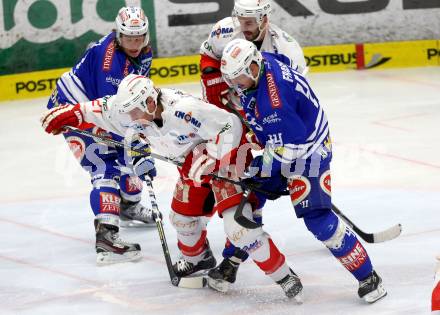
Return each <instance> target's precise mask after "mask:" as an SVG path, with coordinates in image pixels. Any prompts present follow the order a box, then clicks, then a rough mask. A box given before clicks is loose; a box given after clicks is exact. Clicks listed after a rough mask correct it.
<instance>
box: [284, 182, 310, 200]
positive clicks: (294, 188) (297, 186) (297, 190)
mask: <svg viewBox="0 0 440 315" xmlns="http://www.w3.org/2000/svg"><path fill="white" fill-rule="evenodd" d="M287 186H288V187H289V192H290V199H291V200H292V204H293V206H296V205H298V204H299V203H300V202H301V201H303V200H304V199H306V198H307V196H308V195H309V193H310V189H311V185H310V181H309V180H308V179H307V178H306V177H304V176H301V175H297V176H295V177H293V178H291V179H289V182H288V185H287Z"/></svg>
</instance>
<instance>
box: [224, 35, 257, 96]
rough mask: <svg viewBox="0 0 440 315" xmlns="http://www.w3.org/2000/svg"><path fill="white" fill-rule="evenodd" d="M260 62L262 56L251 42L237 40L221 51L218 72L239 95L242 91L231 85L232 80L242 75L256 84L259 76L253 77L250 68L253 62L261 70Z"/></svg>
mask: <svg viewBox="0 0 440 315" xmlns="http://www.w3.org/2000/svg"><path fill="white" fill-rule="evenodd" d="M262 61H263V56H262V55H261V53H260V52H259V51H258V49H257V47H256V46H255V45H254V44H253V43H252V42H249V41H247V40H245V39H240V38H237V39H234V40H232V41H230V42H229V43H228V44H227V45H226V47H225V48H224V49H223V55H222V59H221V66H220V70H221V72H222V75H223V79H224V80H225V81H226V83H227V84H228V85H229V86H230V87H232V88H233V89H234V90H236V91H237V92H238V93H240V94H241V93H242V92H243V90H242V89H241V88H240V87H238V86H236V85H235V84H233V83H232V80H233V79H235V78H237V77H239V76H240V75H243V74H244V75H246V76H248V77H249V78H251V79H252V80H254V81H255V82H256V83H257V82H258V78H259V75H257V76H256V77H254V76H253V75H252V72H251V69H250V66H251V64H252V62H255V63H256V64H257V65H258V67H260V69H261V64H262Z"/></svg>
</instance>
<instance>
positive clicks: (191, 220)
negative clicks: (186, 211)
mask: <svg viewBox="0 0 440 315" xmlns="http://www.w3.org/2000/svg"><path fill="white" fill-rule="evenodd" d="M170 222H171V224H172V225H173V227H174V228H175V229H176V231H177V233H178V234H180V235H183V236H191V235H199V234H200V233H201V232H202V231H203V230H205V228H206V220H204V218H203V217H191V216H186V215H182V214H180V213H177V212H175V211H174V210H171V211H170Z"/></svg>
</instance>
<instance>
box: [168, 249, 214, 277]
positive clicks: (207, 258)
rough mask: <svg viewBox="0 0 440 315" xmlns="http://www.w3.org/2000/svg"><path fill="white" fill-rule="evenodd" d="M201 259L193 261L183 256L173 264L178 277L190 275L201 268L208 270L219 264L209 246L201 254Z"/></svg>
mask: <svg viewBox="0 0 440 315" xmlns="http://www.w3.org/2000/svg"><path fill="white" fill-rule="evenodd" d="M201 257H202V258H201V260H200V261H198V262H197V263H192V262H190V261H188V260H186V259H185V258H181V259H180V260H179V261H177V262H176V263H175V264H174V265H173V269H174V272H175V273H176V275H177V276H178V277H188V276H190V275H192V274H194V273H196V272H198V271H200V270H207V269H211V268H214V267H215V265H216V264H217V261H216V260H215V257H214V255H213V254H212V251H211V249H210V248H209V247H208V248H207V249H206V250H205V252H204V253H203V254H202V256H201Z"/></svg>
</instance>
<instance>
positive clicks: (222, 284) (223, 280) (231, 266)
mask: <svg viewBox="0 0 440 315" xmlns="http://www.w3.org/2000/svg"><path fill="white" fill-rule="evenodd" d="M238 267H240V264H239V263H236V262H233V261H232V260H230V259H228V258H225V259H223V261H222V262H221V263H220V264H219V265H218V266H217V267H216V268H214V269H211V270H210V271H209V272H208V286H209V287H210V288H211V289H214V290H216V291H219V292H223V293H226V292H227V291H228V290H229V285H230V284H231V283H234V282H235V279H236V277H237V272H238Z"/></svg>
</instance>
